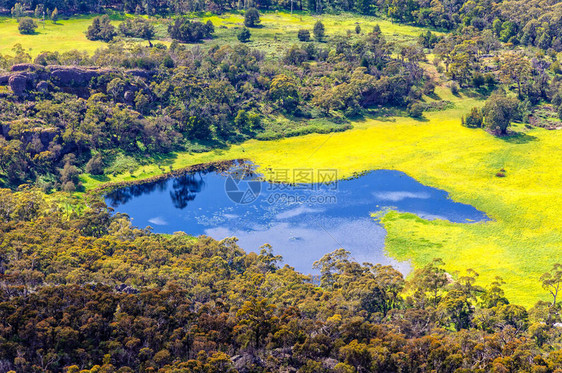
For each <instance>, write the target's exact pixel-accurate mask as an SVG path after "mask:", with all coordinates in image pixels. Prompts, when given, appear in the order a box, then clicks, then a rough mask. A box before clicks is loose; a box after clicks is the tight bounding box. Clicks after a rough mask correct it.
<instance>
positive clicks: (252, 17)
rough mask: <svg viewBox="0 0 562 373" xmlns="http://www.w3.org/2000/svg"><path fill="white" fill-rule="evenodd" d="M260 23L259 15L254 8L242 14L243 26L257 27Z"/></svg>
mask: <svg viewBox="0 0 562 373" xmlns="http://www.w3.org/2000/svg"><path fill="white" fill-rule="evenodd" d="M260 22H261V21H260V13H259V12H258V10H257V9H256V8H250V9H248V10H247V11H246V13H244V26H246V27H258V26H259V25H260Z"/></svg>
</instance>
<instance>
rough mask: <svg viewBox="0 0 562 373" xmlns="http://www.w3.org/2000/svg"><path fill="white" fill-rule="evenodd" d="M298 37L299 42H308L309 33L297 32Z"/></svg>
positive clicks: (306, 31) (304, 31)
mask: <svg viewBox="0 0 562 373" xmlns="http://www.w3.org/2000/svg"><path fill="white" fill-rule="evenodd" d="M298 37H299V40H300V41H310V31H308V30H299V34H298Z"/></svg>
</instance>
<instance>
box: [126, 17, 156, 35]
mask: <svg viewBox="0 0 562 373" xmlns="http://www.w3.org/2000/svg"><path fill="white" fill-rule="evenodd" d="M118 30H119V34H121V35H123V36H126V37H131V38H141V39H146V40H151V39H153V38H154V34H155V31H154V25H152V24H151V23H150V22H149V21H147V20H145V19H144V18H140V17H138V18H134V19H132V20H131V19H127V20H125V21H124V22H121V23H120V24H119V27H118Z"/></svg>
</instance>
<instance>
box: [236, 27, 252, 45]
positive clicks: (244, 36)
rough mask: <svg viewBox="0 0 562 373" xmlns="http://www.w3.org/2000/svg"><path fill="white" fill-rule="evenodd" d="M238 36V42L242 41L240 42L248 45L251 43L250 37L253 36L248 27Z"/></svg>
mask: <svg viewBox="0 0 562 373" xmlns="http://www.w3.org/2000/svg"><path fill="white" fill-rule="evenodd" d="M236 36H237V37H238V40H240V42H242V43H247V42H249V41H250V37H251V36H252V34H251V33H250V30H248V29H247V28H246V27H243V28H242V29H241V30H240V31H239V32H238V34H237V35H236Z"/></svg>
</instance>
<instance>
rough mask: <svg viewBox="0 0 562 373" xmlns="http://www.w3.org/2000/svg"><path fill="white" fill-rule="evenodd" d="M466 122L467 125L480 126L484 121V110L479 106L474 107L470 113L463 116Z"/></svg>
mask: <svg viewBox="0 0 562 373" xmlns="http://www.w3.org/2000/svg"><path fill="white" fill-rule="evenodd" d="M463 121H464V124H465V125H466V126H467V127H475V128H480V127H482V124H483V123H484V116H483V115H482V110H480V109H479V108H476V107H473V108H472V109H471V111H470V113H469V114H468V115H467V116H466V117H465V118H463Z"/></svg>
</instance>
